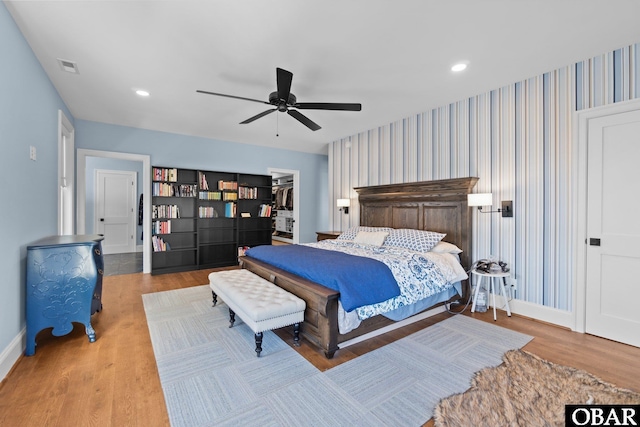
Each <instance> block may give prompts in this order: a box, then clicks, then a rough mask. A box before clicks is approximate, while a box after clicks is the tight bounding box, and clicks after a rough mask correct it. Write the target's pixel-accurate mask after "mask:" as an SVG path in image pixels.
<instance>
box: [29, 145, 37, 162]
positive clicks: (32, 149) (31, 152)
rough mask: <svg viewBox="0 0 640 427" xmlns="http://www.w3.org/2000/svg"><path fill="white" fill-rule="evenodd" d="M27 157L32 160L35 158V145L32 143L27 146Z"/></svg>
mask: <svg viewBox="0 0 640 427" xmlns="http://www.w3.org/2000/svg"><path fill="white" fill-rule="evenodd" d="M29 159H30V160H33V161H35V160H36V147H34V146H33V145H32V146H30V147H29Z"/></svg>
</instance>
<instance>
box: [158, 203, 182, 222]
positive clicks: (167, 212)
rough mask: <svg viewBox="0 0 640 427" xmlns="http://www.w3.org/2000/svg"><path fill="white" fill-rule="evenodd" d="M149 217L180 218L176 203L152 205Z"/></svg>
mask: <svg viewBox="0 0 640 427" xmlns="http://www.w3.org/2000/svg"><path fill="white" fill-rule="evenodd" d="M151 218H153V219H158V218H180V208H179V207H178V205H153V208H152V213H151Z"/></svg>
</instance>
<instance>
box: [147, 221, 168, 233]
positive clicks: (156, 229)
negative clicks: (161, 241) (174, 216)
mask: <svg viewBox="0 0 640 427" xmlns="http://www.w3.org/2000/svg"><path fill="white" fill-rule="evenodd" d="M151 231H152V233H153V234H171V221H156V222H154V223H153V225H152V226H151Z"/></svg>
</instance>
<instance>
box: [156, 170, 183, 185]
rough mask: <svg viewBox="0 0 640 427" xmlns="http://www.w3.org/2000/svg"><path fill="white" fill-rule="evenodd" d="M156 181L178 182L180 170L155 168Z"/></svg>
mask: <svg viewBox="0 0 640 427" xmlns="http://www.w3.org/2000/svg"><path fill="white" fill-rule="evenodd" d="M153 180H154V181H169V182H176V181H178V169H176V168H153Z"/></svg>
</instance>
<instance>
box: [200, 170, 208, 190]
mask: <svg viewBox="0 0 640 427" xmlns="http://www.w3.org/2000/svg"><path fill="white" fill-rule="evenodd" d="M198 174H199V178H200V179H199V181H200V189H201V190H208V189H209V183H208V182H207V176H206V175H205V174H204V173H203V172H198Z"/></svg>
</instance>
